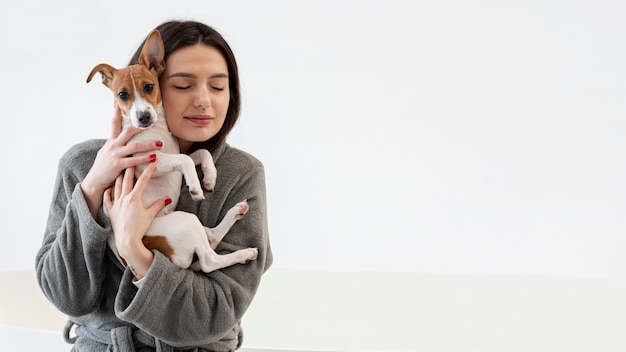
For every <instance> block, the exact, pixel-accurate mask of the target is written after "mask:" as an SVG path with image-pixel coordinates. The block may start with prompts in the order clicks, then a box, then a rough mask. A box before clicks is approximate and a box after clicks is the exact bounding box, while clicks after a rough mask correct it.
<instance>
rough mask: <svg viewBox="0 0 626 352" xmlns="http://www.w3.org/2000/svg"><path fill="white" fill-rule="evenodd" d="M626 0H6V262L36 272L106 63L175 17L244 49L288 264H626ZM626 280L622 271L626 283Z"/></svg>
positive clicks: (99, 94) (591, 270)
mask: <svg viewBox="0 0 626 352" xmlns="http://www.w3.org/2000/svg"><path fill="white" fill-rule="evenodd" d="M625 16H626V7H625V5H624V3H623V2H621V1H595V0H594V1H591V0H589V1H577V2H565V1H506V2H499V1H461V0H458V1H454V0H450V1H431V2H428V1H356V0H355V1H294V2H290V1H231V2H227V1H204V2H197V1H174V2H169V1H153V2H150V3H147V2H146V3H144V4H141V5H140V4H139V3H138V2H132V1H123V2H121V1H106V2H98V3H93V2H82V1H74V2H67V1H54V2H51V1H42V0H39V1H35V0H30V1H8V2H7V1H4V2H2V3H1V4H0V48H2V49H1V60H2V65H0V77H2V81H1V82H2V87H3V88H2V89H3V94H2V95H1V98H0V99H1V102H2V104H1V105H2V107H3V110H4V113H3V115H2V122H3V124H4V126H3V127H2V128H0V134H1V138H0V143H1V146H2V150H4V152H3V159H4V166H3V167H2V170H3V172H2V173H3V176H2V177H3V180H4V184H5V189H4V191H3V192H2V193H3V197H2V199H3V202H2V210H3V211H2V212H0V223H1V224H2V225H3V227H4V231H3V234H2V237H1V238H0V247H2V248H3V249H4V251H3V252H4V253H5V254H4V255H3V256H0V269H11V268H32V266H33V265H34V256H35V253H36V251H37V249H38V246H39V244H40V241H41V237H42V234H43V230H44V226H45V219H46V216H47V210H48V206H49V202H50V197H51V188H52V184H53V180H54V176H55V172H56V163H57V160H58V158H59V157H60V156H61V154H62V153H63V152H64V151H65V150H66V149H67V148H68V147H69V146H70V145H72V144H74V143H76V142H79V141H82V140H85V139H88V138H103V137H106V136H107V135H108V133H109V125H110V118H111V111H112V109H111V105H112V103H111V97H110V92H109V91H108V90H107V89H106V88H105V87H103V86H102V85H100V84H98V83H91V84H89V85H88V84H85V79H86V77H87V74H88V73H89V71H90V70H91V68H92V67H93V66H95V65H96V64H98V63H100V62H107V63H110V64H112V65H115V66H123V65H124V64H125V63H126V62H127V61H128V58H129V57H130V55H131V53H132V52H133V51H134V49H135V48H136V47H137V45H138V44H139V43H140V41H141V40H142V38H143V37H144V36H145V35H146V34H147V33H148V32H149V31H150V30H151V29H152V28H153V27H154V26H156V25H157V24H158V23H160V22H162V21H163V20H165V19H168V18H179V17H184V18H194V19H199V20H202V21H205V22H206V23H209V24H211V25H213V26H215V27H216V28H217V29H218V30H220V31H221V32H222V33H223V34H224V35H225V37H226V38H227V40H229V42H230V44H231V45H232V47H233V49H234V51H235V54H236V55H237V57H238V60H239V64H240V70H241V79H242V83H243V96H244V103H243V114H242V117H241V120H240V124H239V125H238V127H237V128H236V130H235V131H234V133H233V134H232V137H231V138H230V143H231V144H233V145H234V146H237V147H240V148H242V149H245V150H247V151H249V152H251V153H253V154H254V155H256V156H257V157H259V158H260V159H261V160H262V161H263V162H264V163H265V165H266V169H267V182H268V192H269V211H270V228H271V238H272V245H273V249H274V252H275V257H276V261H275V263H276V265H277V266H280V267H296V268H298V267H312V268H318V269H320V268H321V269H324V268H329V269H333V270H348V271H359V270H368V269H371V270H390V271H415V272H452V273H467V274H484V273H504V274H538V275H544V274H556V275H578V276H608V277H611V278H616V279H617V278H619V277H622V276H621V275H624V273H625V272H626V259H624V258H626V256H624V255H623V250H624V249H625V247H626V243H625V241H624V233H625V231H626V228H625V223H624V214H625V210H626V203H625V201H624V200H625V199H626V186H625V184H626V183H625V182H623V180H625V179H626V167H625V165H626V164H625V163H624V158H623V153H624V150H626V138H624V136H625V135H626V119H625V118H624V116H626V104H624V96H625V93H626V85H625V82H626V65H625V64H624V63H625V62H626V36H625V35H624V33H626V21H624V20H623V19H624V18H625ZM616 282H619V280H616Z"/></svg>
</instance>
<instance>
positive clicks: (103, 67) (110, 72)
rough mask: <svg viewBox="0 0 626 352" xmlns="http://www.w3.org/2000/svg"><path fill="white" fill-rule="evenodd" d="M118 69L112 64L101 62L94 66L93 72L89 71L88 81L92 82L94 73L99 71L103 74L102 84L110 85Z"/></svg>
mask: <svg viewBox="0 0 626 352" xmlns="http://www.w3.org/2000/svg"><path fill="white" fill-rule="evenodd" d="M116 71H117V70H116V69H115V68H114V67H112V66H110V65H107V64H100V65H98V66H96V67H94V68H93V70H91V73H89V77H87V83H89V82H91V79H92V78H93V75H95V74H96V72H99V73H100V74H101V75H102V84H104V85H105V86H107V87H108V86H109V84H111V81H113V76H114V74H115V72H116Z"/></svg>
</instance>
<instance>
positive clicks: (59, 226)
mask: <svg viewBox="0 0 626 352" xmlns="http://www.w3.org/2000/svg"><path fill="white" fill-rule="evenodd" d="M102 143H103V141H100V142H96V141H91V142H86V143H82V144H79V145H77V146H74V147H73V148H71V149H70V150H69V151H68V152H67V153H66V154H65V155H64V156H63V157H62V158H61V160H60V161H59V168H58V172H57V177H56V181H55V185H54V191H53V197H52V202H51V205H50V212H49V214H48V222H47V225H46V230H45V234H44V238H43V244H42V246H41V248H40V249H39V252H38V254H37V258H36V270H37V279H38V282H39V285H40V287H41V289H42V291H43V293H44V294H45V295H46V297H47V298H48V299H49V300H50V302H52V303H53V304H54V305H55V306H56V307H57V308H58V309H59V310H60V311H61V312H63V313H65V314H68V315H75V316H76V315H83V314H86V313H89V312H91V311H93V310H94V309H95V308H96V306H97V305H98V302H99V297H100V290H101V285H102V280H103V278H104V274H105V273H104V272H103V271H104V270H105V267H104V266H103V265H102V261H103V260H104V255H105V250H106V240H107V236H108V235H109V233H110V226H108V222H107V221H106V219H105V218H103V217H102V216H101V215H102V214H96V219H94V217H93V216H92V213H91V211H90V210H89V207H88V205H87V202H86V200H85V198H84V197H83V193H82V191H81V189H80V186H79V182H80V180H81V179H82V177H84V174H85V173H86V172H87V168H88V167H89V165H91V164H92V163H93V158H95V154H96V152H97V150H98V148H99V147H100V146H101V145H102ZM85 165H87V166H85Z"/></svg>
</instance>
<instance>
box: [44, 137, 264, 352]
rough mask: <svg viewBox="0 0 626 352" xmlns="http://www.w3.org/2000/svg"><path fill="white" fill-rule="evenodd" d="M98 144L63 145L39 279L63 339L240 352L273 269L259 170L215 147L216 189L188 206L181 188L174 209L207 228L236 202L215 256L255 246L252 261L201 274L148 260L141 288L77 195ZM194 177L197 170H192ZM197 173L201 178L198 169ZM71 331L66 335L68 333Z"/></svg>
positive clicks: (102, 224)
mask: <svg viewBox="0 0 626 352" xmlns="http://www.w3.org/2000/svg"><path fill="white" fill-rule="evenodd" d="M104 142H105V141H104V140H90V141H87V142H83V143H80V144H78V145H75V146H73V147H72V148H70V149H69V150H68V151H67V152H66V153H65V155H63V157H62V158H61V159H60V161H59V169H58V174H57V179H56V183H55V186H54V192H53V197H52V202H51V205H50V212H49V214H48V222H47V226H46V230H45V233H44V238H43V243H42V246H41V248H40V250H39V252H38V254H37V258H36V270H37V279H38V281H39V285H40V287H41V289H42V291H43V293H44V294H45V295H46V297H47V298H48V299H49V300H50V302H52V304H54V305H55V306H56V307H57V308H58V309H59V310H60V311H61V312H63V313H65V314H67V315H68V324H67V326H66V335H68V336H66V339H68V341H69V342H73V343H74V347H73V351H107V348H111V349H112V350H114V351H118V350H119V351H155V350H156V351H178V350H192V351H232V350H235V349H237V348H239V347H240V346H241V343H242V338H243V332H242V330H241V318H242V317H243V315H244V313H245V311H246V309H248V307H249V305H250V303H251V302H252V299H253V297H254V294H255V292H256V290H257V288H258V286H259V283H260V280H261V276H262V275H263V273H264V272H265V271H266V270H267V269H268V268H269V266H270V265H271V263H272V253H271V249H270V244H269V238H268V226H267V214H266V194H265V173H264V169H263V165H262V164H261V162H259V161H258V160H257V159H255V158H254V157H252V156H251V155H249V154H247V153H245V152H243V151H241V150H238V149H236V148H232V147H230V146H229V145H223V146H222V147H221V148H219V149H218V150H217V151H216V152H215V153H213V157H214V160H215V164H216V168H217V175H218V176H217V184H216V186H215V190H214V191H213V192H205V197H206V199H205V200H204V201H199V202H196V201H193V200H192V199H191V198H190V197H189V193H188V191H187V187H186V186H185V185H184V182H183V188H182V190H181V197H180V201H179V203H178V207H177V209H178V210H184V211H187V212H191V213H194V214H197V215H198V217H199V218H200V221H201V222H202V223H203V224H204V225H205V226H208V227H214V226H215V225H216V224H217V223H218V222H219V221H220V220H221V219H222V218H223V217H224V216H225V214H226V212H227V211H228V209H230V208H231V207H233V206H234V205H235V204H236V203H238V202H240V201H242V200H244V199H247V200H248V203H249V204H250V210H249V212H248V213H247V214H246V216H245V217H244V218H243V219H242V220H240V221H238V222H237V223H236V224H235V225H234V226H233V228H232V229H231V231H230V232H229V233H228V234H227V235H226V237H225V238H224V240H223V241H222V243H221V244H220V245H219V247H218V248H217V252H218V253H226V252H231V251H234V250H236V249H240V248H245V247H257V248H258V250H259V255H258V258H257V259H256V260H254V261H251V262H249V263H248V264H245V265H241V264H236V265H234V266H231V267H227V268H224V269H221V270H217V271H214V272H212V273H209V274H205V273H202V272H199V273H198V272H193V271H191V270H185V269H180V268H178V267H177V266H175V265H174V264H172V263H171V262H170V261H169V260H168V259H167V258H166V257H165V256H164V255H162V254H161V253H159V252H156V251H155V252H154V261H153V263H152V266H151V267H150V270H149V271H148V273H147V275H146V276H145V277H144V279H143V283H142V285H141V286H140V288H137V287H136V286H135V285H134V284H133V283H132V278H133V277H132V274H131V273H130V272H129V270H128V269H125V268H124V267H123V266H122V265H121V264H120V263H119V261H118V260H117V259H116V257H115V255H114V254H113V253H112V252H111V250H110V249H109V248H108V246H107V237H108V236H109V235H110V234H111V231H112V230H111V224H110V222H109V220H108V219H107V218H106V216H104V214H103V212H102V209H101V210H100V211H99V214H98V218H97V219H94V218H93V217H92V216H91V213H90V211H89V209H88V207H87V203H86V201H85V199H84V197H83V194H82V192H81V189H80V182H81V181H82V180H83V179H84V177H85V175H86V174H87V172H88V171H89V169H90V168H91V165H92V164H93V161H94V159H95V157H96V153H97V152H98V150H99V149H100V148H101V147H102V145H103V144H104ZM198 170H199V169H198ZM199 172H201V171H199ZM72 325H75V326H76V328H75V329H72V332H71V335H72V337H69V334H70V333H69V330H70V328H71V327H72Z"/></svg>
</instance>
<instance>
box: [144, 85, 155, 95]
mask: <svg viewBox="0 0 626 352" xmlns="http://www.w3.org/2000/svg"><path fill="white" fill-rule="evenodd" d="M153 90H154V84H146V85H145V86H143V91H144V92H146V93H152V91H153Z"/></svg>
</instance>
